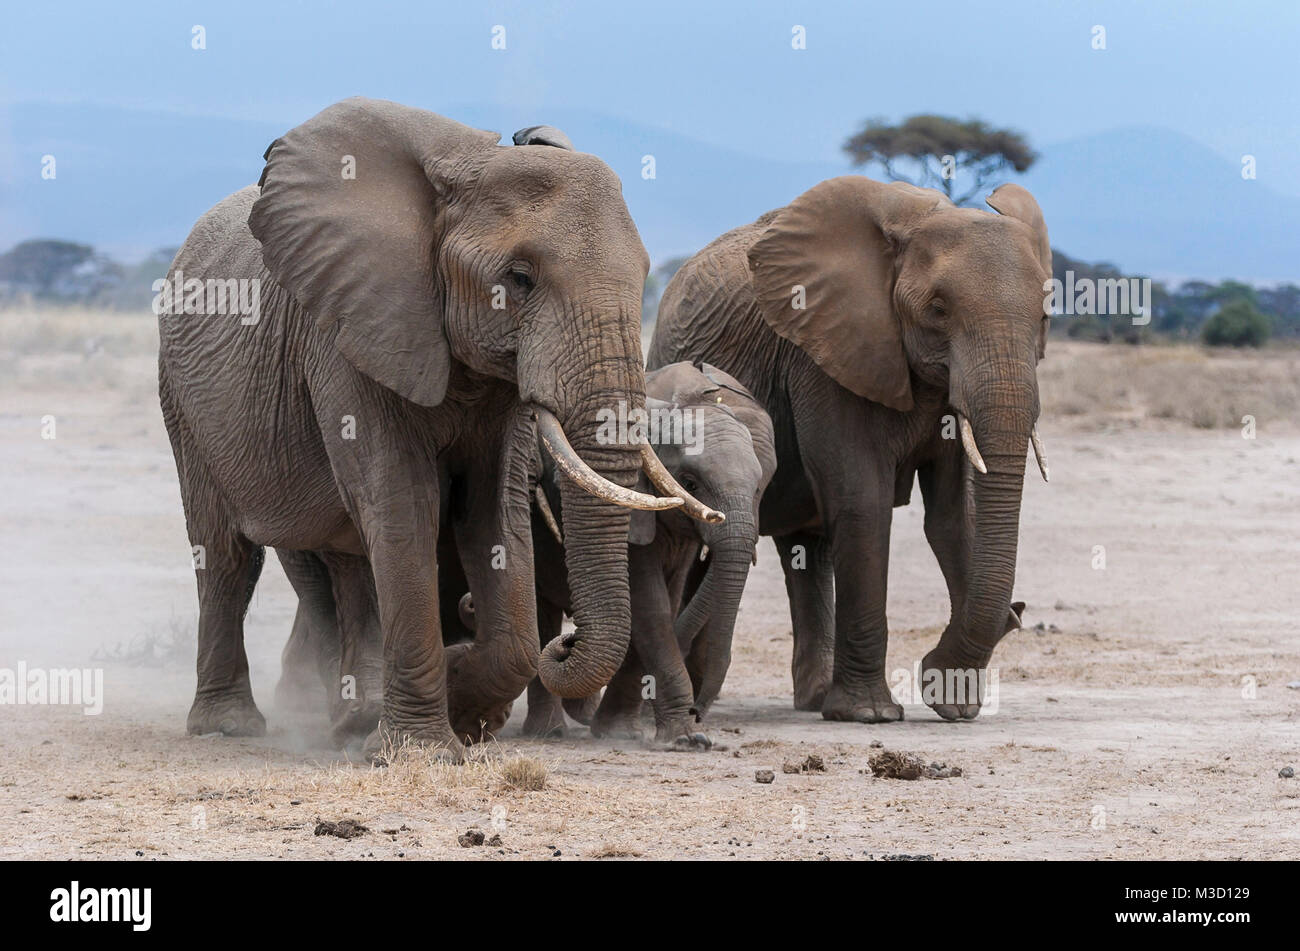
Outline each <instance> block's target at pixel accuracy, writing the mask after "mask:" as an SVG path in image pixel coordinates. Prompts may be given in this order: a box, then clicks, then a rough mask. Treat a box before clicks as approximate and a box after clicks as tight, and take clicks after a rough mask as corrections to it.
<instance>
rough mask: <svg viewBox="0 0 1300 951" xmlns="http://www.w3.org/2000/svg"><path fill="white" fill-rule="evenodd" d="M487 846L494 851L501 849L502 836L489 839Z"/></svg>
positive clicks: (495, 835)
mask: <svg viewBox="0 0 1300 951" xmlns="http://www.w3.org/2000/svg"><path fill="white" fill-rule="evenodd" d="M486 844H487V845H490V846H491V847H492V848H494V849H499V848H500V847H501V836H500V835H498V834H493V836H492V838H490V839H488V840H487V843H486Z"/></svg>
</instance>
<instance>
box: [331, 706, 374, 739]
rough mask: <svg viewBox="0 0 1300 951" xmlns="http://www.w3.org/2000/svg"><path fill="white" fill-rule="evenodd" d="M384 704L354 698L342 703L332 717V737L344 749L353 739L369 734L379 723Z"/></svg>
mask: <svg viewBox="0 0 1300 951" xmlns="http://www.w3.org/2000/svg"><path fill="white" fill-rule="evenodd" d="M383 712H384V705H383V704H382V703H381V702H379V701H365V700H354V701H351V702H348V703H343V704H340V705H339V707H338V708H337V709H336V710H334V711H333V714H332V715H331V717H330V739H331V740H332V741H333V742H334V745H335V746H337V747H339V748H340V749H342V748H343V747H345V746H347V745H348V744H349V743H351V742H352V741H353V740H359V739H361V738H362V737H365V736H369V735H370V734H371V733H372V732H374V730H375V728H376V727H377V726H378V725H379V718H380V716H381V715H382V714H383Z"/></svg>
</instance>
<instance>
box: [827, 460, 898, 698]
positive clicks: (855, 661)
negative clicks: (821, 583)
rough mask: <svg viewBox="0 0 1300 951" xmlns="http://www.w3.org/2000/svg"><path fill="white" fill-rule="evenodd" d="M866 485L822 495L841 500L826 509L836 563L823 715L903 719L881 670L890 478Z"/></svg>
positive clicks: (885, 635)
mask: <svg viewBox="0 0 1300 951" xmlns="http://www.w3.org/2000/svg"><path fill="white" fill-rule="evenodd" d="M866 483H867V490H866V491H863V492H861V493H860V494H858V495H856V496H853V497H849V498H844V497H843V496H836V495H834V494H824V495H823V498H830V499H839V500H840V501H839V502H838V503H837V504H836V506H835V508H834V509H832V510H831V511H830V512H829V513H828V514H829V519H828V521H829V523H830V528H831V553H832V558H833V559H834V563H835V665H834V672H833V674H832V683H831V689H830V691H828V692H827V694H826V700H825V702H824V703H823V705H822V716H823V717H824V718H825V719H827V720H852V721H856V722H860V723H886V722H890V721H893V720H901V719H903V708H902V706H901V705H900V704H898V703H897V702H895V700H894V697H893V694H891V693H890V690H889V684H888V680H887V677H886V670H885V654H886V651H887V648H888V644H889V625H888V621H887V619H886V615H885V597H886V592H887V590H888V574H889V528H890V520H891V518H892V515H893V482H892V480H889V479H883V478H882V479H872V478H871V477H870V476H867V477H866ZM877 489H878V490H880V491H875V490H877Z"/></svg>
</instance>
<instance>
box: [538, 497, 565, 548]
mask: <svg viewBox="0 0 1300 951" xmlns="http://www.w3.org/2000/svg"><path fill="white" fill-rule="evenodd" d="M533 498H534V499H536V500H537V511H539V512H541V513H542V521H543V522H545V523H546V527H547V528H549V529H550V530H551V534H552V535H554V536H555V540H556V541H557V542H559V543H560V544H561V545H563V544H564V533H563V532H561V531H560V523H559V522H557V521H556V520H555V513H554V512H552V511H551V503H550V502H548V501H546V492H545V491H544V490H543V489H542V487H541V486H540V485H539V486H537V487H536V488H534V489H533Z"/></svg>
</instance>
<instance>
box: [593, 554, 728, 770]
mask: <svg viewBox="0 0 1300 951" xmlns="http://www.w3.org/2000/svg"><path fill="white" fill-rule="evenodd" d="M660 558H661V555H660V554H659V552H658V551H657V550H656V547H651V546H645V547H642V546H636V545H633V546H631V550H630V552H629V561H628V567H629V574H630V585H631V593H632V649H629V651H628V659H627V660H626V661H624V663H623V667H622V668H621V669H620V670H619V672H618V675H617V677H616V678H615V681H616V682H615V683H612V684H611V685H610V691H609V692H610V693H615V694H619V693H621V694H623V695H632V696H635V697H636V698H637V703H636V707H637V709H638V710H639V709H640V700H641V698H642V697H644V696H646V694H647V693H648V694H649V696H650V699H651V702H652V705H653V708H654V716H655V743H656V744H659V745H664V746H668V747H670V748H672V749H687V750H689V749H709V748H710V747H711V746H713V742H712V741H711V740H710V739H709V737H708V736H707V735H706V734H705V733H704V732H702V731H701V730H700V728H699V725H698V722H697V718H696V714H695V689H694V687H693V685H692V682H691V675H690V671H689V670H688V669H687V665H686V661H685V659H684V658H683V657H682V651H681V647H680V645H679V644H678V643H677V635H676V631H675V629H674V621H675V617H674V614H673V601H672V598H671V596H670V594H669V591H668V585H667V582H666V580H665V578H664V572H663V567H662V564H661V561H660ZM634 660H635V661H639V662H638V663H635V664H634V663H631V661H634ZM647 677H648V678H649V679H648V680H647V679H645V678H647ZM602 707H603V704H602Z"/></svg>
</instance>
